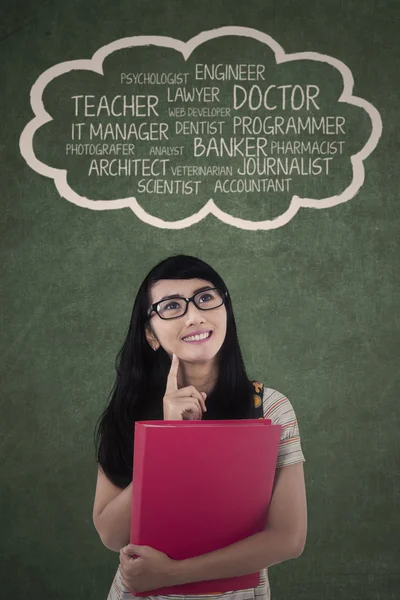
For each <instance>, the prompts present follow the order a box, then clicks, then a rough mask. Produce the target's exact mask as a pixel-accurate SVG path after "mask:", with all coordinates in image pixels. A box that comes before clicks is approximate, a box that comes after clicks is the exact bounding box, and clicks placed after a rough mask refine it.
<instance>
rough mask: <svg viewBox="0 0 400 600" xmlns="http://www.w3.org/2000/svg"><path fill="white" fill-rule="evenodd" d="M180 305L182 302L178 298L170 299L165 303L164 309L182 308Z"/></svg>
mask: <svg viewBox="0 0 400 600" xmlns="http://www.w3.org/2000/svg"><path fill="white" fill-rule="evenodd" d="M180 306H181V305H180V303H179V302H177V301H176V300H169V302H167V303H166V304H164V306H163V310H176V309H177V308H180Z"/></svg>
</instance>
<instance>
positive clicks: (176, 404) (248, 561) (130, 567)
mask: <svg viewBox="0 0 400 600" xmlns="http://www.w3.org/2000/svg"><path fill="white" fill-rule="evenodd" d="M116 370H117V378H116V381H115V384H114V388H113V390H112V393H111V396H110V401H109V404H108V406H107V407H106V409H105V411H104V412H103V414H102V415H101V417H100V419H99V422H98V424H97V425H98V426H97V428H96V443H97V461H98V478H97V486H96V494H95V500H94V508H93V521H94V525H95V527H96V530H97V531H98V533H99V535H100V538H101V540H102V542H103V544H104V545H105V546H106V547H107V548H109V549H110V550H114V551H116V552H119V553H120V565H119V567H118V570H117V573H116V576H115V578H114V581H113V584H112V586H111V589H110V592H109V595H108V600H120V599H121V600H122V599H124V600H128V599H129V598H132V595H131V594H130V593H129V590H134V591H135V592H146V591H147V590H151V589H157V588H161V587H166V586H169V585H179V584H183V583H189V582H192V581H202V580H211V579H221V578H225V577H232V576H239V575H245V574H248V573H253V572H254V571H260V572H261V576H260V583H259V585H258V587H257V588H255V589H250V590H240V591H235V592H227V593H226V594H218V598H219V600H247V599H249V598H255V597H257V598H260V599H263V600H264V599H267V598H270V589H269V582H268V575H267V568H268V567H269V566H270V565H274V564H276V563H279V562H282V561H284V560H288V559H290V558H295V557H297V556H299V555H300V554H301V553H302V551H303V548H304V544H305V539H306V530H307V510H306V495H305V486H304V474H303V461H304V456H303V453H302V450H301V445H300V437H299V430H298V424H297V420H296V416H295V413H294V411H293V408H292V405H291V404H290V402H289V400H288V399H287V398H285V397H284V396H283V395H282V394H280V393H279V392H277V391H276V390H273V389H271V388H268V387H267V386H265V387H262V384H261V383H259V382H253V383H252V382H251V381H250V380H249V378H248V377H247V374H246V370H245V367H244V363H243V359H242V354H241V351H240V347H239V341H238V337H237V331H236V325H235V319H234V316H233V311H232V303H231V299H230V296H229V293H228V290H227V288H226V285H225V284H224V282H223V280H222V279H221V277H220V276H219V275H218V274H217V273H216V272H215V271H214V269H212V268H211V267H210V266H209V265H207V264H206V263H204V262H203V261H201V260H199V259H197V258H194V257H191V256H184V255H179V256H172V257H170V258H167V259H166V260H164V261H162V262H160V263H159V264H158V265H156V266H155V267H154V268H153V269H152V270H151V271H150V273H149V274H148V275H147V277H146V278H145V280H144V281H143V283H142V285H141V286H140V288H139V291H138V294H137V296H136V300H135V303H134V306H133V311H132V317H131V322H130V326H129V330H128V334H127V337H126V340H125V342H124V344H123V346H122V348H121V350H120V352H119V354H118V359H117V365H116ZM260 390H261V391H262V395H261V396H260V400H259V404H260V409H261V403H262V415H263V416H264V417H265V418H270V419H271V420H272V422H273V423H277V424H280V425H282V434H281V442H280V446H279V453H278V461H277V468H276V474H275V480H274V488H273V494H272V499H271V504H270V508H269V515H268V523H267V527H266V529H265V531H263V532H260V533H257V534H256V535H253V536H251V537H249V538H246V539H243V540H241V541H240V542H237V543H235V544H232V545H230V546H227V547H226V548H222V549H220V550H217V551H215V552H211V553H208V554H204V555H201V556H196V557H193V558H190V559H187V560H183V561H176V560H173V559H171V558H169V557H168V556H167V555H166V554H164V553H162V552H159V551H158V550H156V549H154V548H150V547H148V546H133V545H130V544H129V530H130V509H131V494H132V464H133V426H132V425H133V423H134V422H135V421H142V420H154V419H168V420H170V419H248V418H253V417H254V406H255V405H254V398H256V397H257V396H255V392H260ZM260 476H262V474H261V473H260ZM160 503H162V498H160ZM188 510H190V506H188ZM133 556H136V557H138V558H135V559H132V557H133ZM225 596H226V598H225ZM187 597H188V598H190V596H187ZM149 598H150V596H149ZM152 598H153V600H157V597H154V596H153V597H152ZM165 598H169V599H171V600H174V596H173V595H168V596H166V597H165ZM176 598H178V596H176ZM179 598H182V596H179ZM207 598H208V599H210V600H213V598H212V596H210V595H207Z"/></svg>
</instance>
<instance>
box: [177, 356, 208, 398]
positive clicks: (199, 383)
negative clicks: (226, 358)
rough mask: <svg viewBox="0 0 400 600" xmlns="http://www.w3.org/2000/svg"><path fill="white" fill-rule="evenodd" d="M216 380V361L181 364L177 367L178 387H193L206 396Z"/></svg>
mask: <svg viewBox="0 0 400 600" xmlns="http://www.w3.org/2000/svg"><path fill="white" fill-rule="evenodd" d="M217 379H218V364H217V360H216V359H214V360H208V361H207V362H204V363H190V362H183V361H182V362H181V363H180V365H179V375H178V387H179V388H182V387H186V386H188V385H194V387H195V388H196V389H197V390H198V391H199V392H206V394H207V395H208V394H209V393H210V392H211V391H212V389H213V388H214V386H215V384H216V383H217Z"/></svg>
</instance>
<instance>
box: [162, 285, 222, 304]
mask: <svg viewBox="0 0 400 600" xmlns="http://www.w3.org/2000/svg"><path fill="white" fill-rule="evenodd" d="M212 289H213V287H212V285H204V286H203V287H201V288H197V290H194V292H193V294H192V296H194V295H195V294H198V293H199V292H205V291H206V290H212ZM185 297H186V296H182V294H170V295H169V296H164V297H163V298H161V300H157V301H156V302H155V303H154V304H158V303H159V302H162V301H163V300H170V299H172V298H185Z"/></svg>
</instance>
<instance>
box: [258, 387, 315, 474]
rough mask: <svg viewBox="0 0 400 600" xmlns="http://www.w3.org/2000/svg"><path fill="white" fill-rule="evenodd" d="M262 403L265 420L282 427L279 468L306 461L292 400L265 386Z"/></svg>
mask: <svg viewBox="0 0 400 600" xmlns="http://www.w3.org/2000/svg"><path fill="white" fill-rule="evenodd" d="M262 402H263V415H264V419H271V423H272V424H273V425H281V426H282V432H281V442H280V445H279V454H278V464H277V466H278V467H281V466H286V465H288V464H292V463H295V462H302V461H304V460H305V459H304V455H303V452H302V449H301V441H300V431H299V424H298V422H297V417H296V413H295V411H294V408H293V406H292V403H291V402H290V400H289V399H288V398H287V397H286V396H285V395H284V394H282V393H281V392H279V391H278V390H274V389H273V388H270V387H266V386H264V390H263V398H262Z"/></svg>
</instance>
